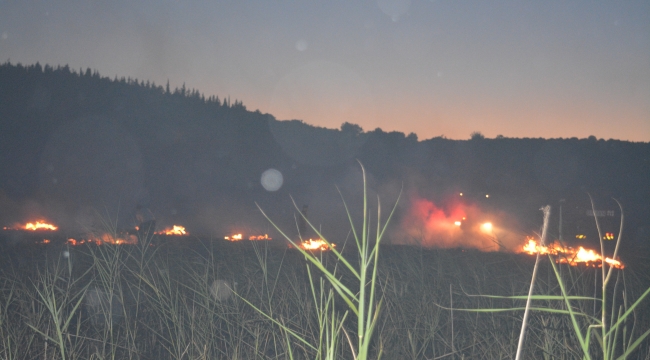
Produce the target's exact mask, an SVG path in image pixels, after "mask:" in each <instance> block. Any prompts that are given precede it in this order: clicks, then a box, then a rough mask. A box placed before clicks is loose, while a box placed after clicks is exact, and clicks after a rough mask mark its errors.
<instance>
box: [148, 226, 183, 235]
mask: <svg viewBox="0 0 650 360" xmlns="http://www.w3.org/2000/svg"><path fill="white" fill-rule="evenodd" d="M156 235H189V233H188V232H187V231H186V230H185V227H184V226H180V225H174V226H173V227H171V228H166V229H165V230H163V231H159V232H156Z"/></svg>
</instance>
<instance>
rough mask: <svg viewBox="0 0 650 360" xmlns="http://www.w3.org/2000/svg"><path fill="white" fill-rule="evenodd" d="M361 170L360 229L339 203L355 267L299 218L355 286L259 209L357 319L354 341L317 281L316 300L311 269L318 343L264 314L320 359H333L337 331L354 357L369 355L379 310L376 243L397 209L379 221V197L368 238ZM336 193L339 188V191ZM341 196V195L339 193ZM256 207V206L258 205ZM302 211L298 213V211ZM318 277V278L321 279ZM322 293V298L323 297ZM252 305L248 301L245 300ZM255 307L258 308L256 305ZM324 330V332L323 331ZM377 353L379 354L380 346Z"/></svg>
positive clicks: (364, 192)
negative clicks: (354, 252) (348, 228)
mask: <svg viewBox="0 0 650 360" xmlns="http://www.w3.org/2000/svg"><path fill="white" fill-rule="evenodd" d="M359 165H360V166H361V172H362V175H363V217H362V224H361V227H360V228H357V226H356V225H355V223H354V221H353V219H352V214H351V213H350V210H349V208H348V206H347V204H346V202H345V199H343V205H344V206H345V211H346V214H347V216H348V220H349V222H350V226H351V230H352V236H353V237H354V240H355V244H356V247H357V250H358V253H359V255H358V256H359V259H358V260H359V264H358V267H355V266H354V265H352V263H351V262H350V261H348V260H347V259H346V258H345V257H344V256H343V254H342V253H341V252H340V251H339V250H337V249H336V248H335V247H334V246H332V244H331V243H330V241H329V240H327V238H325V236H323V235H322V234H321V232H320V231H319V230H318V229H317V228H316V227H315V226H314V225H313V224H312V223H311V222H310V221H309V220H308V219H307V218H306V217H305V216H304V215H301V216H303V219H304V220H305V221H306V222H307V224H308V225H309V226H310V227H311V229H312V230H313V231H314V232H315V233H316V235H317V236H318V237H320V238H321V239H322V240H323V241H324V242H325V243H327V245H328V246H329V248H330V249H331V251H332V253H333V254H334V256H335V257H336V259H337V260H338V261H339V263H340V264H342V268H343V269H347V271H349V273H350V274H352V276H353V277H354V278H355V279H356V281H358V288H354V287H353V286H349V285H346V284H345V283H343V282H342V281H341V277H340V275H338V274H337V273H336V268H335V269H334V270H330V269H328V268H327V267H326V265H325V263H324V262H323V259H322V258H321V257H319V256H317V255H316V254H314V253H313V252H311V251H307V250H304V249H303V248H301V247H300V244H297V243H296V242H295V241H294V240H293V239H291V237H290V236H288V235H287V234H286V233H285V232H283V231H282V230H281V229H280V228H279V227H278V226H277V225H276V224H275V223H274V222H273V221H272V220H271V218H270V217H269V216H268V215H267V214H266V213H265V212H264V210H262V209H261V208H260V211H261V212H262V214H263V215H264V217H266V219H267V220H268V221H269V222H270V223H271V224H272V225H273V226H274V227H275V229H276V230H277V231H278V232H280V233H281V234H282V236H283V237H284V238H285V239H287V241H289V242H290V243H291V244H292V245H293V246H294V247H295V248H296V249H298V250H299V251H300V252H301V253H302V254H303V255H304V256H305V259H307V261H309V262H310V263H311V264H312V265H313V266H315V267H316V268H317V269H318V270H319V271H320V272H321V274H322V275H323V276H324V277H325V279H326V280H327V282H328V283H329V285H330V286H331V287H332V288H333V289H334V291H335V292H336V293H337V294H338V295H339V297H340V298H341V299H343V301H344V302H345V303H346V305H347V307H348V309H349V310H348V311H349V312H351V313H352V314H353V315H354V316H355V317H356V320H357V329H356V335H357V340H356V341H355V340H353V339H352V338H351V337H350V336H349V333H348V331H347V330H346V328H345V327H344V321H345V319H346V317H347V315H348V312H345V313H344V314H343V315H341V314H338V313H337V312H336V310H335V308H334V297H333V296H332V293H331V290H330V292H328V293H327V295H324V292H325V287H324V286H323V284H322V283H321V286H320V288H319V290H320V291H319V292H318V293H319V294H320V295H319V297H320V298H319V300H317V296H316V293H317V291H316V290H315V286H314V281H313V276H312V274H311V271H310V272H309V279H310V285H311V289H312V295H313V296H314V301H315V304H316V305H317V306H318V307H319V309H317V314H318V317H317V318H318V321H319V331H320V332H321V334H320V336H319V338H320V341H319V342H320V344H318V345H317V346H313V345H311V344H308V342H307V341H306V340H305V339H304V337H302V336H301V335H300V334H298V333H296V332H294V331H292V330H291V329H289V328H288V327H287V326H286V325H284V323H281V322H279V321H277V320H275V319H273V318H272V317H271V316H270V315H267V314H264V313H263V315H264V316H266V317H267V318H268V319H271V320H272V321H273V322H274V323H275V324H276V325H278V326H280V328H281V329H282V330H283V331H284V332H285V333H286V334H290V335H292V336H293V337H295V338H296V339H297V340H299V341H300V342H302V343H304V344H306V345H308V346H309V347H310V348H312V349H313V350H316V352H317V354H319V355H320V357H321V358H324V359H333V358H334V356H335V355H334V352H335V351H336V348H337V345H336V344H337V341H338V340H337V339H338V338H339V337H340V332H343V333H344V335H345V336H346V338H347V340H348V343H349V345H350V348H351V351H352V355H353V357H354V359H357V360H365V359H368V358H369V356H370V344H371V339H372V335H373V331H374V329H375V325H376V323H377V319H378V316H379V312H380V310H381V303H382V301H381V300H378V299H377V289H378V286H377V285H378V284H377V283H378V281H379V280H378V278H377V275H378V267H377V265H378V264H377V262H378V257H379V244H380V243H381V240H382V237H383V235H384V232H385V231H386V227H387V225H388V223H389V222H390V219H391V217H392V216H393V214H394V212H395V209H396V208H397V202H398V201H399V198H398V199H397V201H396V202H395V205H394V206H393V209H392V211H391V213H390V215H389V216H388V218H387V219H386V222H385V223H384V224H383V225H382V224H381V206H380V204H379V200H378V201H377V227H376V229H375V233H374V235H375V239H374V241H372V240H371V222H370V215H369V212H368V196H367V184H366V172H365V169H364V167H363V165H362V164H361V163H359ZM339 193H340V191H339ZM341 197H343V196H341ZM294 206H295V208H296V210H298V212H300V209H299V208H298V206H297V205H296V203H295V202H294ZM258 207H259V206H258ZM301 214H302V213H301ZM321 279H322V278H321ZM323 296H325V297H323ZM249 305H251V306H252V304H250V303H249ZM256 310H258V311H260V312H261V310H259V309H258V308H256ZM323 332H324V334H323ZM378 356H381V349H380V353H379V355H378Z"/></svg>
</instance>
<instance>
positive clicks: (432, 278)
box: [0, 237, 650, 359]
mask: <svg viewBox="0 0 650 360" xmlns="http://www.w3.org/2000/svg"><path fill="white" fill-rule="evenodd" d="M340 245H342V244H340ZM2 250H3V251H2V255H1V256H2V259H1V261H2V272H1V273H0V305H1V308H0V339H1V341H2V342H1V343H0V358H2V359H61V358H65V359H285V358H289V356H290V355H291V356H293V358H294V359H312V358H315V357H316V355H315V352H314V350H313V349H311V348H310V347H309V346H306V345H305V344H303V343H301V342H300V341H296V340H295V339H294V338H293V337H291V336H288V335H287V333H286V331H285V330H282V327H280V326H278V325H277V323H280V324H283V325H284V326H285V327H286V328H289V329H291V331H293V332H295V333H297V334H300V336H301V337H303V338H304V339H306V340H307V341H308V342H310V343H311V344H317V343H318V342H319V341H322V339H321V338H320V330H319V323H318V319H317V316H318V306H319V304H318V302H319V301H320V300H319V299H322V298H321V297H320V293H321V292H322V293H325V292H327V291H328V286H329V285H328V283H327V282H324V283H323V285H322V287H319V286H317V287H316V292H317V293H318V294H316V295H314V294H312V290H311V287H310V282H309V278H308V275H307V266H308V265H307V264H308V262H307V261H306V260H305V258H304V256H303V255H302V254H300V253H299V252H297V251H296V250H295V249H288V248H287V247H286V246H285V245H284V243H279V242H277V243H276V242H268V241H259V242H252V241H244V242H238V243H230V242H226V241H223V240H199V239H197V238H191V237H190V238H177V239H172V240H167V241H161V242H159V243H157V244H156V246H148V244H142V243H141V244H138V245H122V246H113V245H102V246H96V245H83V246H74V247H72V246H66V245H56V244H47V245H39V246H35V245H30V246H19V245H18V246H4V247H3V249H2ZM343 254H344V255H345V257H346V258H347V259H350V260H351V262H352V263H354V261H355V259H357V258H358V254H357V253H356V252H355V250H354V249H353V248H352V247H351V246H346V247H344V250H343ZM637 255H638V256H637V257H636V258H634V257H632V258H630V260H627V261H626V265H627V267H626V268H625V270H616V273H615V274H614V280H615V281H616V286H615V287H614V286H612V294H611V296H609V299H616V307H618V306H619V304H620V305H622V306H623V307H625V306H628V304H630V303H631V302H632V301H634V300H635V299H637V298H638V297H639V296H640V294H642V293H643V292H644V291H645V290H646V289H647V288H648V286H649V284H650V278H649V276H648V274H650V272H649V271H648V270H649V268H650V266H648V261H647V260H648V258H647V257H645V256H643V255H639V253H638V252H637ZM319 256H322V257H323V261H324V263H325V264H326V265H327V267H328V268H330V269H334V268H335V267H336V266H337V263H338V261H337V259H336V257H334V256H332V254H331V253H327V252H324V253H322V254H321V255H319ZM542 260H543V261H542V262H541V264H540V268H539V270H538V271H539V272H538V276H537V282H536V287H535V293H536V294H546V295H558V294H560V291H559V288H558V282H557V280H556V278H555V275H554V273H553V270H552V269H551V267H550V265H549V263H548V262H549V260H548V259H547V258H542ZM534 261H535V258H534V257H532V256H528V255H518V254H512V253H482V252H478V251H476V250H461V249H455V250H432V249H422V248H418V247H411V246H391V245H385V246H381V248H380V255H379V278H378V284H379V287H378V295H379V296H380V297H381V298H382V299H383V300H382V307H381V310H380V312H379V317H378V320H377V326H376V330H375V332H374V334H373V338H372V345H371V358H376V356H377V355H378V354H379V353H380V352H381V354H382V358H383V359H440V358H446V359H503V358H514V355H515V352H516V348H517V342H518V337H519V331H520V327H521V323H522V317H523V310H518V311H503V312H474V311H464V310H463V309H506V308H521V307H523V306H524V305H525V300H519V299H517V300H515V299H499V298H488V297H482V296H475V295H501V296H512V295H526V294H527V293H528V287H529V285H530V279H531V273H532V269H533V265H534ZM560 269H561V272H562V278H563V279H564V282H565V285H566V287H567V289H568V292H569V294H571V295H582V296H591V297H594V296H596V297H597V294H595V292H596V289H597V288H598V287H599V286H600V285H599V282H600V278H599V274H600V272H599V270H598V269H594V268H584V267H568V266H566V265H561V266H560ZM311 273H312V275H313V276H314V277H315V278H316V279H317V278H318V276H319V272H318V271H316V270H315V269H314V267H313V265H312V268H311ZM339 273H340V274H341V275H340V276H341V281H342V282H343V283H345V284H350V285H351V286H352V287H354V281H355V279H354V278H353V277H350V276H348V275H346V273H345V272H342V271H340V272H339ZM231 288H232V289H233V290H234V291H235V293H236V294H233V293H231ZM243 299H245V300H246V301H248V302H250V304H253V305H254V306H256V307H257V308H259V309H261V310H263V311H264V312H265V313H266V314H268V315H269V316H271V317H272V318H273V319H275V320H276V323H274V322H273V321H271V320H269V319H268V318H266V317H265V316H263V315H262V314H260V313H259V312H258V311H256V310H254V309H253V308H252V307H251V306H250V304H247V303H246V302H245V301H244V300H243ZM533 304H534V305H537V306H544V307H551V308H558V309H562V308H563V307H564V303H562V302H550V301H539V300H538V301H536V302H535V301H534V302H533ZM572 304H573V306H574V307H575V309H576V310H580V311H582V312H584V313H586V314H590V315H593V316H594V317H598V316H599V315H598V313H599V311H600V305H598V304H597V301H594V300H590V301H589V300H581V301H574V302H573V303H572ZM649 304H650V303H648V300H646V301H645V302H644V303H643V304H641V306H639V307H638V308H637V309H636V310H635V311H634V314H633V316H630V317H629V318H628V319H627V320H626V323H625V329H626V330H625V331H626V336H627V337H628V338H629V336H630V335H631V334H636V336H638V335H639V334H641V333H643V332H645V331H646V330H647V329H650V312H649V311H647V309H648V308H649V307H650V305H649ZM334 309H335V313H336V314H341V315H342V314H344V313H345V311H346V310H347V308H346V306H345V304H344V303H343V302H342V301H340V300H339V299H335V302H334ZM451 309H453V310H451ZM355 321H356V320H355V318H354V317H350V316H348V317H346V318H345V320H344V323H343V326H344V329H345V331H344V332H341V333H340V334H339V336H340V337H341V339H339V341H338V345H337V347H336V349H335V354H336V356H335V358H340V359H352V358H353V355H352V353H351V350H350V346H349V345H348V340H346V337H353V336H354V335H355V331H356V329H357V326H356V323H355ZM621 338H622V337H621ZM593 341H594V342H596V340H593ZM617 341H619V342H621V340H620V339H619V340H617ZM618 346H619V347H621V348H622V347H623V344H622V343H621V344H620V345H618ZM523 351H524V356H523V358H525V359H544V358H547V359H574V358H582V357H583V355H582V352H581V350H580V346H579V344H578V340H577V339H576V335H575V333H574V331H573V329H572V325H571V320H570V318H569V316H567V315H563V314H552V313H542V312H535V311H533V312H532V313H531V317H530V318H529V324H528V330H527V333H526V338H525V342H524V349H523ZM373 354H374V355H373ZM593 358H599V357H598V355H597V351H596V352H594V355H593ZM630 358H633V359H650V343H649V342H648V340H647V339H646V340H644V341H643V343H642V344H641V345H640V346H639V348H638V349H637V350H636V351H635V352H634V353H633V354H632V356H631V357H630Z"/></svg>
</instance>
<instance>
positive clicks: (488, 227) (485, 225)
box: [481, 222, 492, 233]
mask: <svg viewBox="0 0 650 360" xmlns="http://www.w3.org/2000/svg"><path fill="white" fill-rule="evenodd" d="M481 231H483V232H484V233H491V232H492V223H491V222H486V223H483V224H481Z"/></svg>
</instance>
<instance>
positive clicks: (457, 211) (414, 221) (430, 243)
mask: <svg viewBox="0 0 650 360" xmlns="http://www.w3.org/2000/svg"><path fill="white" fill-rule="evenodd" d="M502 217H503V216H500V215H499V216H497V215H496V214H488V213H486V212H484V211H482V210H481V209H479V207H478V206H477V205H474V204H465V203H461V202H458V201H455V202H451V203H449V204H448V205H447V206H445V207H444V208H440V207H438V206H436V204H434V203H433V202H432V201H430V200H427V199H423V198H414V199H412V200H411V203H410V206H409V209H408V210H407V212H406V215H405V216H404V217H403V218H402V221H401V223H400V227H399V229H400V230H399V232H397V233H396V234H394V235H393V236H392V239H393V242H396V243H401V244H415V245H422V246H425V247H436V248H475V249H479V250H482V251H497V250H503V249H505V245H506V244H504V240H506V239H511V238H512V234H511V233H510V232H509V231H506V230H505V229H502V228H500V227H499V225H498V224H497V223H495V222H497V220H499V219H500V218H502ZM486 223H490V224H491V225H490V226H483V224H486ZM508 242H509V243H510V242H511V241H508Z"/></svg>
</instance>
